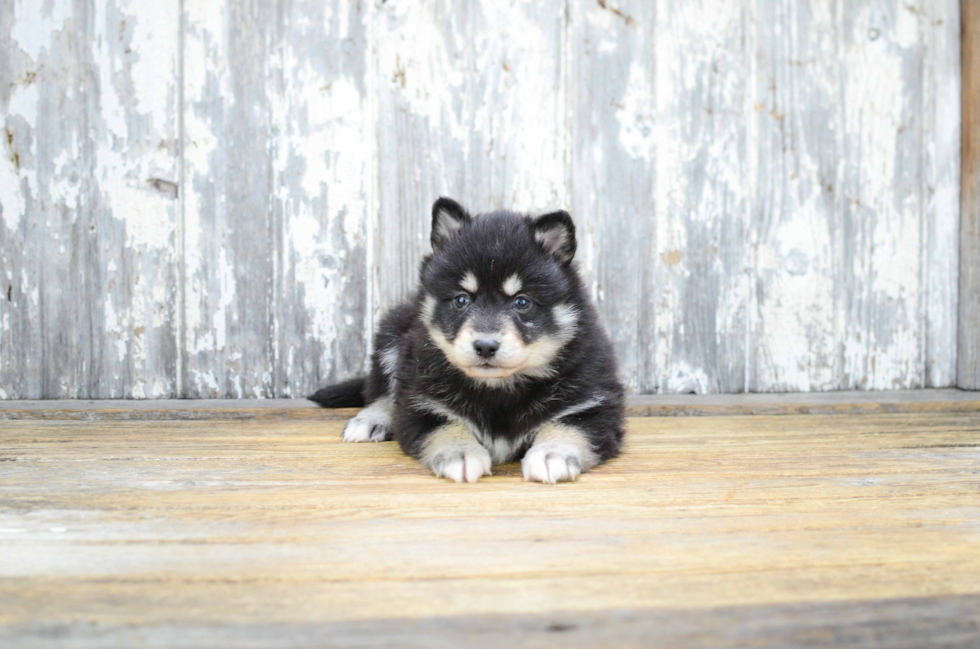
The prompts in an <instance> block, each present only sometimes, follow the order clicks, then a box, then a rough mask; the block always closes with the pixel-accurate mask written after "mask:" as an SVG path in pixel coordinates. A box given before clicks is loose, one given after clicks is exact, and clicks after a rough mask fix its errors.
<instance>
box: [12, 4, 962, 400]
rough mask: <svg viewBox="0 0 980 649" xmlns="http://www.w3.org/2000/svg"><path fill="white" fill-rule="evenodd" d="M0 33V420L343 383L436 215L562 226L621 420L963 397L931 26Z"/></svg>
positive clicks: (563, 8) (561, 19) (513, 22)
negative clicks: (902, 394)
mask: <svg viewBox="0 0 980 649" xmlns="http://www.w3.org/2000/svg"><path fill="white" fill-rule="evenodd" d="M151 4H152V6H151ZM0 10H2V11H0V51H2V52H3V55H2V56H0V119H2V120H3V123H4V127H5V129H6V130H5V134H6V137H4V138H0V149H2V151H3V153H4V155H3V156H2V159H0V210H2V216H0V222H2V225H0V262H2V267H0V279H2V280H3V282H4V285H3V286H2V287H0V288H3V289H4V290H3V295H0V298H3V299H0V398H72V397H93V398H112V397H136V398H140V397H171V396H184V397H195V398H221V397H283V396H286V397H288V396H301V395H303V394H306V393H308V392H310V391H311V390H312V389H314V388H315V387H316V386H318V385H322V384H323V383H326V382H330V381H335V380H338V379H341V378H345V377H348V376H352V375H356V374H358V373H360V372H363V371H364V369H365V368H366V363H367V355H368V352H369V350H370V345H371V342H370V338H371V334H370V332H371V329H372V327H373V325H374V323H376V322H377V320H378V318H379V317H380V315H381V313H382V312H383V309H384V308H386V307H388V306H390V305H392V304H394V303H395V302H397V301H398V300H399V299H402V298H403V297H405V296H407V295H408V294H410V293H411V291H412V290H413V288H414V286H415V282H416V276H417V265H418V262H419V260H420V259H421V257H422V256H423V255H424V254H425V253H426V252H427V250H428V229H429V209H430V205H431V203H432V201H433V200H434V199H435V197H437V196H438V195H440V194H446V195H451V196H454V197H456V198H457V199H459V200H461V201H463V202H464V203H465V204H467V205H468V206H469V207H471V208H472V209H473V210H474V211H485V210H489V209H496V208H502V207H509V208H514V209H518V210H522V211H543V210H546V209H551V208H558V207H565V208H568V209H570V210H571V211H572V213H573V216H574V217H575V218H576V221H577V224H578V229H579V233H580V238H581V241H580V254H579V264H580V267H581V268H582V271H583V274H584V275H585V278H586V282H587V284H588V286H589V288H590V290H591V291H592V293H593V296H594V298H595V300H596V303H597V306H598V308H599V311H600V313H601V315H602V317H603V320H604V322H605V324H606V326H607V328H608V330H609V332H610V334H611V336H612V338H613V341H614V344H615V345H616V348H617V351H618V353H619V356H620V361H621V366H622V373H623V378H624V380H625V381H626V382H627V385H628V386H629V387H630V389H631V390H632V391H634V392H667V393H669V392H692V391H693V392H699V393H700V392H739V391H744V390H751V391H796V390H838V389H896V388H919V387H927V386H928V387H944V386H950V385H953V384H955V383H956V381H957V348H958V347H957V335H958V334H957V332H958V330H959V349H960V350H961V351H962V353H961V354H960V356H959V375H960V377H961V378H960V383H961V385H968V383H964V379H963V378H962V377H963V376H965V375H966V374H967V373H968V371H969V369H970V368H977V367H980V362H978V359H980V353H978V354H975V355H974V357H972V358H973V360H970V359H971V356H970V354H971V353H973V352H971V350H974V351H975V350H976V349H977V346H976V345H975V344H974V342H973V341H974V340H976V339H980V336H972V337H971V334H970V331H975V328H974V329H972V330H971V329H970V327H969V324H967V325H966V326H964V325H963V324H962V323H963V322H968V321H967V319H966V318H968V317H969V315H967V316H962V315H961V316H960V323H959V325H958V321H957V314H958V305H961V308H960V311H961V312H962V313H967V314H970V313H973V311H970V309H971V307H970V306H969V305H970V304H972V303H971V302H970V301H969V299H970V296H971V295H975V294H980V290H972V289H971V286H973V285H971V284H969V282H970V281H971V280H970V279H969V278H970V277H972V276H971V275H969V272H970V271H969V269H970V268H972V267H973V266H970V265H969V263H970V262H969V256H970V251H969V250H967V252H964V253H963V255H964V257H963V266H964V267H966V268H967V270H966V271H962V272H961V271H960V266H961V264H960V257H959V254H958V252H959V250H958V249H959V247H960V246H969V245H970V244H969V241H971V239H970V237H969V232H971V231H970V230H969V227H970V223H972V222H971V221H965V222H964V226H963V231H964V232H966V233H967V235H965V238H964V239H963V241H962V242H960V240H959V238H958V236H959V235H958V232H959V228H960V224H959V206H958V204H957V196H958V187H959V170H960V159H959V142H960V135H959V133H960V111H959V106H960V100H959V97H960V94H959V93H960V89H959V78H960V63H959V26H960V21H959V7H958V2H956V0H942V1H941V2H930V3H925V2H922V1H921V0H920V1H918V2H912V3H910V2H907V1H906V0H889V1H888V2H871V1H870V0H867V1H864V0H862V1H861V2H852V3H838V2H830V1H829V0H820V1H819V2H811V3H799V2H795V1H794V0H742V1H741V2H722V1H720V0H704V1H702V2H697V3H691V2H679V1H675V0H659V1H658V2H655V3H646V2H632V1H630V0H622V1H621V2H613V1H612V0H603V1H602V2H598V3H597V2H592V1H591V0H569V2H567V3H566V4H564V5H562V4H558V5H555V4H551V3H534V2H529V1H528V0H507V1H506V2H494V3H491V2H476V3H471V2H452V1H446V2H441V1H440V2H437V1H435V0H432V1H428V2H422V3H415V2H407V1H403V0H389V1H388V2H374V3H368V2H360V3H348V2H345V1H343V0H332V1H331V2H328V3H320V2H313V1H312V0H247V1H245V2H239V1H234V0H218V1H205V0H183V2H181V1H180V0H167V1H166V2H160V3H155V4H153V3H150V4H148V3H137V2H133V1H131V0H95V1H94V2H91V3H82V2H74V3H73V2H69V1H68V0H57V1H55V0H52V1H50V2H44V3H17V2H15V1H14V0H0ZM182 12H183V13H182ZM966 180H967V179H964V187H966ZM964 196H966V194H964ZM965 205H966V198H964V206H965ZM964 209H966V207H964ZM975 257H976V255H974V258H975ZM958 282H961V283H962V282H966V284H965V285H960V286H959V287H958ZM964 286H965V288H964ZM971 291H972V292H971ZM8 296H9V297H8ZM964 296H966V297H967V299H966V300H963V299H962V298H963V297H964ZM970 322H972V321H970ZM964 368H966V369H964Z"/></svg>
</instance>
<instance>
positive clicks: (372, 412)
mask: <svg viewBox="0 0 980 649" xmlns="http://www.w3.org/2000/svg"><path fill="white" fill-rule="evenodd" d="M389 439H391V400H390V399H387V398H385V399H379V400H377V401H375V402H374V403H372V404H371V405H370V406H368V407H367V408H365V409H364V410H362V411H360V412H359V413H357V415H356V416H355V417H354V418H353V419H351V420H350V421H348V422H347V425H346V426H344V441H345V442H387V441H388V440H389Z"/></svg>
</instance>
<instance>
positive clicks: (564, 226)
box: [531, 210, 575, 266]
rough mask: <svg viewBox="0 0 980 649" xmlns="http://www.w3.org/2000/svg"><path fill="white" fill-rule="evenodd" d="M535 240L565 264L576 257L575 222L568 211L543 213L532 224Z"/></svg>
mask: <svg viewBox="0 0 980 649" xmlns="http://www.w3.org/2000/svg"><path fill="white" fill-rule="evenodd" d="M531 230H532V232H534V240H535V241H537V242H538V243H539V244H541V247H542V248H544V251H545V252H547V253H548V254H549V255H552V256H553V257H554V258H555V259H557V260H558V261H560V262H561V263H562V265H563V266H567V265H568V264H570V263H571V261H572V258H573V257H575V224H574V223H572V217H571V216H569V215H568V212H566V211H564V210H560V211H558V212H551V213H550V214H543V215H541V216H539V217H538V218H536V219H535V220H534V222H533V223H532V224H531Z"/></svg>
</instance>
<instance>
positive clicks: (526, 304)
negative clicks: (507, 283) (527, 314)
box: [514, 295, 531, 311]
mask: <svg viewBox="0 0 980 649" xmlns="http://www.w3.org/2000/svg"><path fill="white" fill-rule="evenodd" d="M514 308H515V309H517V310H518V311H527V310H528V309H530V308H531V300H529V299H527V298H526V297H524V296H523V295H521V296H520V297H518V298H515V299H514Z"/></svg>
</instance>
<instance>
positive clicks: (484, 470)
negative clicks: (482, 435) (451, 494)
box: [429, 442, 490, 482]
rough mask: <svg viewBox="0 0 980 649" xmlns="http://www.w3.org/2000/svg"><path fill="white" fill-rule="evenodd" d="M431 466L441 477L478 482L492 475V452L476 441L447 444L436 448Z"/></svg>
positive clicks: (457, 480) (430, 461) (430, 462)
mask: <svg viewBox="0 0 980 649" xmlns="http://www.w3.org/2000/svg"><path fill="white" fill-rule="evenodd" d="M429 467H430V468H431V469H432V472H433V473H435V474H436V475H437V476H438V477H440V478H449V479H450V480H455V481H456V482H476V481H477V480H479V479H480V478H482V477H483V476H485V475H490V453H488V452H487V449H485V448H483V447H482V446H480V445H479V444H477V443H476V442H463V443H459V442H457V443H452V444H447V445H445V446H442V447H440V448H438V449H436V450H435V452H434V453H433V454H432V459H431V460H429Z"/></svg>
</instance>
